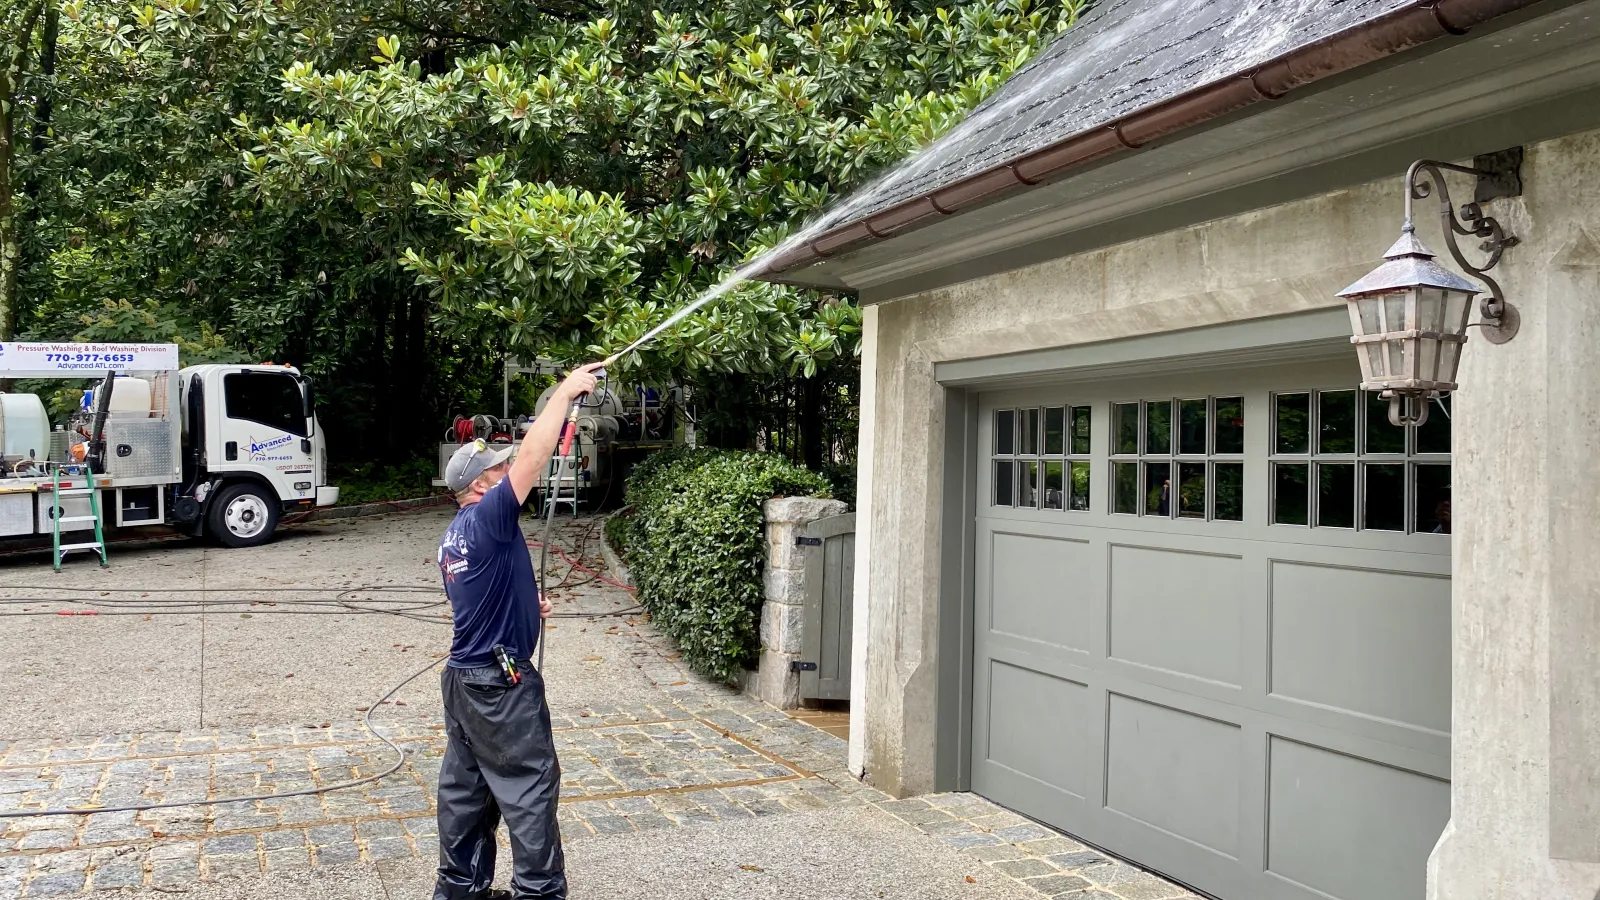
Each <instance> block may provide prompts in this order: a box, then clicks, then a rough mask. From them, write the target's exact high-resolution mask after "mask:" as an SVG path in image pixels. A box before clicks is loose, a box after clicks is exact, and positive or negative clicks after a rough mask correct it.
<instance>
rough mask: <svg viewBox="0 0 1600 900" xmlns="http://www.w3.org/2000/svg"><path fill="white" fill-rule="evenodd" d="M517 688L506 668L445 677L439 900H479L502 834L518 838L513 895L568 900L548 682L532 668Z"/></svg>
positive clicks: (522, 666)
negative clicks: (503, 825) (497, 836)
mask: <svg viewBox="0 0 1600 900" xmlns="http://www.w3.org/2000/svg"><path fill="white" fill-rule="evenodd" d="M517 668H518V669H519V670H520V671H521V672H522V683H521V684H519V685H517V686H515V687H512V686H511V685H510V684H509V683H508V682H507V681H506V676H505V673H504V672H502V671H501V670H500V669H499V668H498V667H492V668H485V669H455V668H449V667H447V668H446V669H445V670H444V674H443V675H442V676H440V679H439V682H440V688H441V690H442V691H443V693H444V720H445V730H446V732H447V734H448V736H449V744H448V745H446V747H445V751H444V761H443V762H442V763H441V765H440V769H439V880H438V883H437V885H436V886H435V888H434V891H433V896H434V900H479V898H482V897H484V896H486V895H487V893H488V890H489V885H490V884H491V883H492V882H493V880H494V861H495V850H496V847H495V830H496V829H497V828H498V827H499V825H500V817H501V816H502V815H503V816H505V820H506V825H507V826H508V829H509V830H510V832H511V864H512V873H511V895H512V896H513V897H514V898H516V900H533V898H536V897H537V898H556V900H563V898H565V897H566V896H567V876H566V860H565V858H564V856H563V854H562V852H561V831H560V828H559V827H558V826H557V825H556V802H557V795H558V793H559V791H560V787H561V766H560V764H559V763H558V762H557V761H556V750H555V742H554V739H553V738H552V736H551V734H550V710H549V709H548V708H547V707H546V706H545V702H544V679H543V678H541V677H540V676H539V673H538V671H536V670H535V669H534V668H533V667H532V666H531V665H529V664H528V663H527V662H526V661H520V662H518V664H517Z"/></svg>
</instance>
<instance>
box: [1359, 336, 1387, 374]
mask: <svg viewBox="0 0 1600 900" xmlns="http://www.w3.org/2000/svg"><path fill="white" fill-rule="evenodd" d="M1356 358H1357V359H1358V360H1360V362H1361V380H1362V381H1377V380H1378V379H1380V378H1382V377H1383V373H1384V368H1383V345H1382V344H1357V345H1356Z"/></svg>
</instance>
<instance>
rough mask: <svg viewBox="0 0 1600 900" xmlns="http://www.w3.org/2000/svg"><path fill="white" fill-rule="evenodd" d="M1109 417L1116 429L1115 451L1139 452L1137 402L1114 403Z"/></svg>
mask: <svg viewBox="0 0 1600 900" xmlns="http://www.w3.org/2000/svg"><path fill="white" fill-rule="evenodd" d="M1111 419H1112V422H1113V426H1112V427H1114V428H1115V429H1116V439H1117V446H1116V448H1115V452H1117V453H1130V454H1132V453H1138V452H1139V404H1137V403H1116V404H1113V405H1112V407H1111Z"/></svg>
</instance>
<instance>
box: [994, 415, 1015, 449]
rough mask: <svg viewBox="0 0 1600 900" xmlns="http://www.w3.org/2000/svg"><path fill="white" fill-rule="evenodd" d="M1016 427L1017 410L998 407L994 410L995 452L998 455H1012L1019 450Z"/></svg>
mask: <svg viewBox="0 0 1600 900" xmlns="http://www.w3.org/2000/svg"><path fill="white" fill-rule="evenodd" d="M1016 428H1017V411H1016V410H1014V409H997V410H995V411H994V452H995V453H996V454H997V455H1000V456H1010V455H1011V454H1013V453H1015V452H1017V445H1016Z"/></svg>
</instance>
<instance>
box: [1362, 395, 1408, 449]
mask: <svg viewBox="0 0 1600 900" xmlns="http://www.w3.org/2000/svg"><path fill="white" fill-rule="evenodd" d="M1363 393H1365V394H1366V395H1367V446H1366V452H1368V453H1404V452H1406V430H1405V429H1404V428H1397V427H1395V426H1394V425H1390V424H1389V401H1387V400H1385V399H1383V398H1382V397H1380V396H1378V394H1377V392H1376V391H1363Z"/></svg>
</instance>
